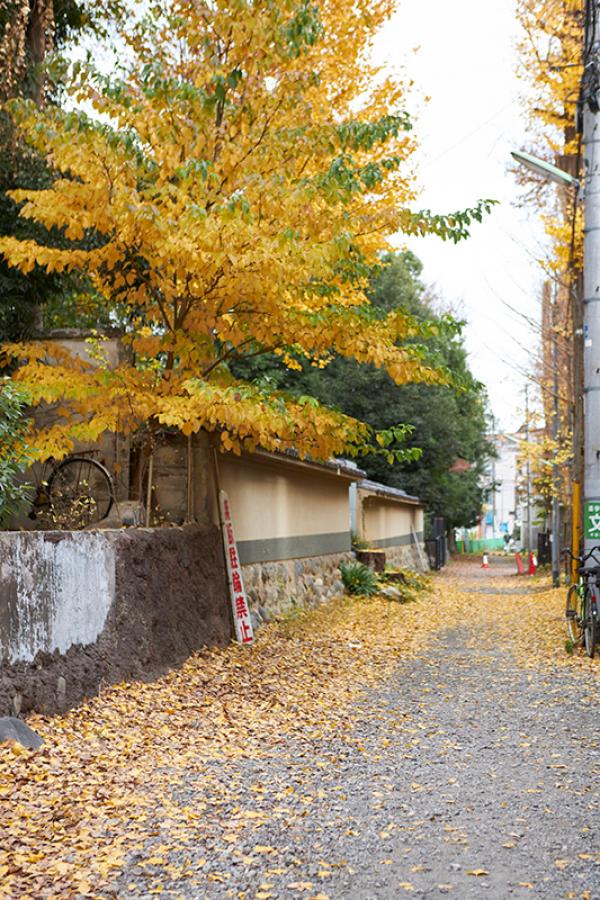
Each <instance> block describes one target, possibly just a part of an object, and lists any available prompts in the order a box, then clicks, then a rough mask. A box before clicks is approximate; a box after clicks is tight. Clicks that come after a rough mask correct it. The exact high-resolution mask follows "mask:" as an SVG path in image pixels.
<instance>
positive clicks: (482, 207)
mask: <svg viewBox="0 0 600 900" xmlns="http://www.w3.org/2000/svg"><path fill="white" fill-rule="evenodd" d="M497 203H498V201H497V200H478V201H477V203H476V204H475V206H472V207H470V208H467V209H464V210H459V211H458V212H454V213H448V214H440V213H432V212H431V210H429V209H422V210H420V211H419V212H412V211H411V210H408V209H405V210H402V211H401V214H400V219H401V227H402V231H403V232H404V233H405V234H416V235H425V234H436V235H437V236H438V237H441V239H442V240H443V241H446V240H450V241H453V242H454V243H455V244H457V243H458V242H459V241H461V240H464V238H468V237H469V234H470V231H469V227H470V226H471V224H472V223H473V222H481V221H482V220H483V216H484V214H488V215H489V213H491V211H492V207H493V206H496V204H497Z"/></svg>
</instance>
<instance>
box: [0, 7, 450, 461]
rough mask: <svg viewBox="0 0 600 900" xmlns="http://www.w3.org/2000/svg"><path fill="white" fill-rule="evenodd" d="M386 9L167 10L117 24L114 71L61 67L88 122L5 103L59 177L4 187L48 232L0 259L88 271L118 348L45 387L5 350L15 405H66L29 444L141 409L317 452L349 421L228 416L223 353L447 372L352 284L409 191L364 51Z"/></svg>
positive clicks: (264, 404) (257, 397)
mask: <svg viewBox="0 0 600 900" xmlns="http://www.w3.org/2000/svg"><path fill="white" fill-rule="evenodd" d="M391 9H392V4H391V3H390V2H387V0H386V2H379V0H361V2H360V3H358V4H353V5H347V4H340V3H333V2H327V0H323V2H320V3H318V4H315V5H313V6H306V5H302V4H295V3H291V2H282V3H274V4H239V5H237V4H236V5H231V4H226V3H221V2H218V3H215V4H211V5H210V6H206V5H204V4H201V5H194V4H192V5H190V4H182V3H180V2H178V0H171V2H170V3H169V4H167V5H166V6H164V7H163V8H159V7H157V6H155V7H152V9H151V10H150V11H149V15H148V18H147V20H145V24H144V27H141V26H140V24H139V23H138V25H137V26H136V28H134V29H133V30H131V31H130V32H128V33H125V34H124V35H123V36H122V39H123V40H125V41H126V43H127V44H128V46H129V48H130V49H129V52H130V55H131V59H132V63H131V66H130V67H129V69H128V71H127V73H126V74H125V75H124V77H123V79H122V80H121V81H118V80H116V79H113V80H112V81H107V80H106V79H105V78H104V77H103V76H101V75H99V74H98V73H97V72H95V71H93V70H92V69H91V68H86V67H85V66H83V67H80V68H79V69H78V70H77V73H76V75H75V78H74V81H73V84H72V92H73V94H74V97H75V99H76V101H79V102H86V103H87V104H88V105H89V106H91V107H93V109H94V113H95V114H97V115H98V116H100V117H102V119H101V121H100V120H99V121H93V120H91V119H90V118H89V117H88V116H86V115H84V114H83V113H80V112H76V111H69V112H66V111H65V110H61V109H59V108H55V107H53V108H46V109H44V110H42V111H40V110H38V109H36V108H35V107H33V106H32V105H28V104H27V103H20V104H19V103H16V104H13V106H12V114H13V116H14V118H15V120H16V122H17V123H18V125H19V127H20V129H21V131H22V133H23V135H24V136H25V137H26V139H27V140H28V141H30V142H31V144H32V145H33V146H34V147H35V148H36V149H37V150H38V151H39V152H40V153H41V154H43V155H44V156H45V157H46V158H47V159H48V161H49V163H50V165H51V167H52V169H53V171H54V173H55V175H56V178H55V180H54V182H53V184H52V186H51V187H50V188H49V189H45V190H20V191H16V192H14V194H13V199H14V200H15V201H16V202H17V203H19V204H21V215H23V216H25V217H27V218H30V219H32V220H34V221H35V222H37V223H38V224H39V225H40V226H43V227H44V228H46V229H48V230H51V231H52V232H53V234H54V236H55V237H53V238H52V239H51V240H44V239H43V238H40V239H39V240H38V241H33V240H29V241H20V240H19V239H17V238H14V237H5V238H2V239H0V252H1V253H2V254H3V256H4V257H5V259H6V260H7V261H8V262H9V264H11V265H13V266H15V267H17V268H19V269H20V270H21V271H22V272H24V273H29V272H31V271H32V270H33V268H34V266H39V267H41V268H43V269H45V270H46V271H47V272H63V271H71V270H77V271H81V272H83V273H85V274H86V275H87V276H88V278H89V284H90V290H91V291H94V292H96V293H97V295H98V296H99V297H100V298H102V302H103V303H104V306H105V310H106V312H107V314H108V315H109V316H110V317H111V319H112V320H114V322H115V323H116V324H121V325H122V326H123V328H124V330H125V332H126V338H125V340H126V341H127V342H128V343H129V346H130V347H131V349H132V357H131V358H130V360H129V362H128V363H127V364H123V365H122V366H121V368H120V370H119V371H118V372H115V373H114V374H113V375H112V376H111V377H104V376H102V377H100V376H99V375H98V373H96V372H94V371H93V370H91V369H89V370H87V371H82V369H81V366H80V365H79V364H77V363H76V362H75V361H73V362H72V363H69V362H66V363H65V367H64V369H63V370H62V371H61V373H60V381H61V385H62V387H61V390H60V397H59V396H58V379H57V378H56V375H55V374H53V373H52V372H51V371H49V369H50V366H49V365H47V363H46V362H45V361H44V360H41V359H40V357H39V354H36V353H35V351H33V350H32V348H30V347H28V348H24V347H21V348H18V350H17V349H16V348H14V347H7V348H6V353H7V355H9V356H10V355H12V356H13V357H16V358H20V359H21V360H24V361H25V364H24V365H22V366H21V367H20V368H19V370H18V373H17V374H16V376H15V377H16V378H17V379H18V380H20V381H21V382H22V383H23V384H24V385H25V386H26V387H28V388H29V389H30V393H31V396H32V398H33V399H34V400H36V401H38V400H42V399H45V400H49V399H60V400H61V402H64V403H66V404H68V405H69V406H70V407H71V408H72V410H73V416H72V417H71V420H70V421H67V422H63V423H61V426H60V427H61V429H62V432H61V438H60V440H57V441H56V442H55V445H54V447H53V448H52V446H51V440H50V437H49V435H48V434H43V435H40V436H39V437H38V436H36V437H35V438H34V439H33V444H34V446H35V447H36V448H38V449H39V448H41V447H43V448H44V449H43V452H44V453H47V452H49V451H51V452H53V454H54V455H56V456H58V455H60V454H61V453H62V452H64V447H68V445H69V442H70V441H71V440H72V439H73V438H74V433H73V427H74V424H73V423H75V422H78V423H80V431H81V427H82V426H81V423H84V424H85V425H87V427H88V431H89V434H90V435H91V434H93V433H96V432H97V431H98V427H99V425H100V424H102V425H103V426H106V427H109V428H114V427H117V423H118V427H119V428H121V429H123V430H127V429H128V428H129V429H130V430H133V429H135V428H136V427H138V425H139V424H141V423H143V422H145V421H147V420H148V419H150V420H153V421H154V422H155V423H156V422H158V423H162V424H167V425H176V426H177V427H179V428H181V429H182V430H184V431H185V432H186V433H189V432H191V431H196V430H198V429H199V428H211V429H213V428H217V429H225V430H226V431H227V432H228V433H229V438H228V440H229V441H230V442H231V443H232V446H234V447H236V448H238V449H239V447H241V446H249V445H256V444H258V443H260V444H261V445H263V446H265V447H266V448H268V449H272V450H277V449H283V448H285V447H286V446H289V445H291V443H293V444H294V445H295V446H296V447H297V448H298V449H299V451H300V452H301V453H302V454H306V453H310V454H312V455H313V456H315V457H320V458H324V457H327V456H329V455H331V454H335V453H342V452H346V451H347V452H353V451H356V449H357V448H359V447H362V446H364V445H365V441H366V432H365V429H364V427H363V426H362V425H360V423H357V422H355V421H354V420H352V419H349V418H347V417H343V416H341V414H339V413H333V412H331V411H327V410H321V409H320V408H318V407H316V406H312V407H310V408H308V407H307V406H306V405H304V404H301V403H295V402H290V401H289V400H288V398H285V397H282V396H278V397H273V398H270V397H269V396H266V397H265V396H264V395H261V394H260V393H259V392H254V394H252V392H250V393H248V394H247V395H246V397H245V399H244V416H243V417H240V416H239V415H237V414H235V413H234V411H232V410H228V407H229V405H230V403H231V396H232V390H233V389H234V388H235V387H236V385H235V383H234V380H233V379H232V378H231V375H230V374H229V370H228V363H229V362H230V361H231V360H232V359H235V358H236V357H240V356H241V357H243V356H244V355H246V354H249V355H256V354H257V353H258V354H260V353H262V352H273V351H277V352H279V353H281V354H282V358H283V359H284V360H285V361H286V362H288V363H289V364H290V365H291V366H292V367H293V366H297V365H298V359H306V360H308V361H312V362H314V363H315V364H316V365H318V366H323V365H325V364H326V362H327V360H328V359H329V358H330V357H331V354H332V353H334V352H337V353H340V354H342V355H344V356H349V357H353V358H356V359H357V360H358V361H359V362H364V363H372V364H374V365H376V366H379V367H383V368H385V369H387V371H388V372H389V373H390V375H391V377H392V378H393V379H394V380H395V381H396V382H397V383H398V384H403V383H406V382H408V381H436V380H444V378H445V376H443V375H441V374H440V373H437V372H436V371H435V370H434V369H432V368H431V367H430V366H428V365H427V363H426V362H425V361H423V359H422V358H421V357H420V356H419V355H418V354H417V353H416V352H415V351H414V349H413V347H412V346H411V344H410V342H409V341H408V340H407V339H408V338H409V337H411V336H413V335H415V334H418V333H419V327H418V326H417V325H416V324H415V323H414V322H411V321H410V320H409V319H407V318H406V317H402V316H398V315H392V316H390V317H389V318H388V319H385V318H384V319H378V318H377V317H376V316H374V315H373V314H372V311H371V310H370V309H369V304H368V302H367V298H366V295H365V288H366V284H367V275H368V272H369V268H370V267H371V266H373V264H374V263H376V262H377V259H378V255H379V254H380V252H381V251H383V250H386V249H388V248H389V245H388V238H389V237H390V236H391V235H392V234H393V233H394V232H395V231H397V230H398V228H401V227H402V222H403V216H404V215H405V209H406V207H407V205H408V204H409V203H410V202H411V201H412V200H413V199H414V186H413V183H412V173H411V169H410V157H411V155H412V154H413V152H414V150H415V142H414V139H413V137H412V134H411V131H410V122H409V119H408V116H407V115H406V113H405V111H404V110H403V104H404V90H403V86H402V85H401V84H400V83H397V82H395V81H394V80H392V79H389V78H385V77H383V76H382V75H381V73H378V72H377V70H376V69H374V68H373V67H372V65H371V64H370V63H369V48H370V44H371V41H372V39H373V37H374V35H375V33H376V31H377V29H378V28H379V26H380V25H381V24H382V22H383V21H384V20H385V18H386V17H387V16H388V15H389V14H390V12H391ZM225 35H226V36H227V37H226V39H224V36H225ZM174 42H175V43H176V44H177V45H178V46H179V48H180V50H179V51H178V53H177V54H174V53H173V52H172V47H173V46H174ZM423 228H424V229H425V230H427V228H428V226H427V223H426V219H424V220H423ZM57 235H58V236H60V239H56V236H57ZM403 344H404V346H402V345H403ZM27 360H33V362H27ZM153 363H155V365H154V366H153ZM191 384H194V385H195V386H194V387H193V389H190V385H191ZM233 393H234V394H235V390H233ZM205 394H207V395H210V402H201V398H203V397H204V395H205ZM99 408H102V410H103V414H102V421H101V422H100V421H99V420H98V409H99ZM240 425H242V426H243V427H242V430H241V431H240ZM57 437H58V435H57ZM39 452H40V454H41V453H42V450H41V449H39Z"/></svg>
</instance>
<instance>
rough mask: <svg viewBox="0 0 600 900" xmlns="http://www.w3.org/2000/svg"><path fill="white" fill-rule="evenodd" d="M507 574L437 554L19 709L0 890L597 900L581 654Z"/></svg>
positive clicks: (594, 704)
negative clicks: (93, 694)
mask: <svg viewBox="0 0 600 900" xmlns="http://www.w3.org/2000/svg"><path fill="white" fill-rule="evenodd" d="M512 573H513V564H512V561H506V560H503V559H501V558H499V557H495V558H492V568H491V569H490V570H482V569H480V568H479V563H476V562H466V563H465V562H458V563H457V562H454V563H453V564H452V565H451V566H450V567H449V569H448V570H446V572H445V573H444V574H441V575H438V576H435V578H434V579H433V581H434V587H433V590H432V591H431V592H427V593H422V594H420V595H419V596H418V599H417V600H416V602H412V603H406V604H398V603H393V602H388V601H384V600H382V599H381V598H375V599H372V600H366V599H361V600H348V599H346V600H343V601H339V602H336V603H334V604H331V605H330V606H329V607H324V608H321V609H319V610H317V611H315V612H313V613H310V614H307V615H304V616H299V617H298V618H296V619H291V620H290V621H288V622H285V623H283V624H274V625H271V626H268V627H267V628H265V629H263V630H262V631H261V633H260V635H259V640H258V642H257V646H256V647H255V648H254V649H252V650H251V651H250V653H248V652H247V651H246V650H245V648H239V647H230V648H228V649H226V650H219V651H210V652H205V653H203V654H199V655H198V656H197V657H195V658H194V659H192V660H190V661H189V662H188V663H187V664H186V665H185V666H184V667H183V669H182V670H180V671H179V672H175V673H171V674H168V675H166V676H165V677H164V678H163V679H161V680H160V681H158V682H156V683H154V684H137V685H135V686H134V687H133V689H131V688H130V689H129V690H125V688H124V686H117V687H116V688H109V689H107V690H105V691H104V692H103V694H102V695H101V696H100V697H99V698H96V699H94V700H92V701H90V702H88V703H87V704H86V705H85V706H83V707H81V708H79V709H78V710H74V711H73V712H71V713H70V714H68V715H66V716H65V717H64V718H63V719H54V720H52V719H48V720H43V719H41V718H40V717H37V719H36V720H35V727H37V729H38V730H39V731H40V732H41V733H42V734H44V736H45V737H46V741H47V742H46V744H45V746H44V748H43V749H42V751H40V752H39V753H38V754H37V755H31V756H30V755H29V754H28V753H27V752H26V751H23V753H22V755H20V756H18V757H13V758H12V759H11V760H10V762H7V760H6V756H5V757H3V758H2V759H1V760H0V799H4V800H5V803H4V804H3V805H4V806H6V811H5V812H3V815H2V819H1V824H0V831H1V832H2V839H1V840H0V872H2V879H1V880H0V895H2V896H4V897H15V898H17V897H19V898H23V897H25V896H29V897H35V898H36V900H37V898H42V897H50V896H54V897H56V896H73V897H79V896H90V897H101V898H110V897H119V898H120V897H123V898H125V897H127V898H129V897H131V898H133V897H149V896H154V895H156V894H163V895H164V896H173V897H184V898H196V897H211V898H212V897H237V898H258V900H267V898H283V897H285V898H287V897H298V898H320V900H324V898H330V900H334V898H364V900H367V898H390V897H399V896H403V895H404V893H406V894H407V895H411V896H414V897H437V896H442V895H449V896H454V897H457V898H471V897H472V898H477V897H490V898H499V900H500V898H504V897H512V896H514V897H536V898H552V900H556V898H562V897H564V898H594V897H596V896H598V892H600V853H599V852H598V851H599V850H600V841H599V839H598V838H599V832H598V813H599V790H598V780H599V776H600V753H599V750H600V744H599V732H598V702H599V701H600V691H599V683H600V680H599V676H600V664H599V662H598V660H594V661H590V660H588V659H587V658H584V657H583V656H578V655H577V654H576V655H574V656H572V657H570V656H568V655H567V654H566V653H565V650H564V636H563V628H564V618H563V616H564V613H563V593H564V592H563V591H551V590H549V589H548V587H547V585H546V584H545V583H542V582H541V581H540V580H538V579H537V578H536V579H530V580H526V579H525V578H521V579H517V578H516V576H514V575H513V574H512ZM325 625H326V626H327V629H325V627H324V626H325ZM149 726H152V728H150V727H149ZM15 778H16V782H17V784H18V788H17V790H16V791H15V789H14V787H10V796H11V801H10V803H9V802H6V801H7V800H8V794H9V791H8V789H7V788H8V785H9V780H10V781H12V779H15ZM17 845H18V846H19V847H20V848H21V849H20V850H19V852H15V850H14V848H15V847H16V846H17ZM28 847H30V850H28ZM34 848H35V851H34Z"/></svg>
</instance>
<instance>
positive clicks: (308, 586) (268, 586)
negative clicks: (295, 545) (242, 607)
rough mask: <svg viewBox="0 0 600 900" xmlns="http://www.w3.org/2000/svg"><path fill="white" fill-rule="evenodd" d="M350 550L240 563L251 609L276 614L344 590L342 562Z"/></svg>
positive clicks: (259, 612) (347, 558) (324, 599)
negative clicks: (298, 557) (273, 560)
mask: <svg viewBox="0 0 600 900" xmlns="http://www.w3.org/2000/svg"><path fill="white" fill-rule="evenodd" d="M353 558H354V556H353V554H352V553H350V552H347V553H333V554H327V555H326V556H312V557H303V558H301V559H286V560H279V561H277V562H257V563H250V564H248V565H244V566H242V573H243V576H244V585H245V587H246V592H247V594H248V602H249V604H250V608H251V610H253V611H254V612H255V613H258V616H259V617H260V616H261V615H263V614H264V615H265V617H266V618H268V617H269V616H279V615H282V614H283V613H286V612H288V611H289V610H290V609H293V608H294V607H302V606H308V607H310V606H317V605H318V604H319V603H324V602H326V601H327V600H331V599H332V598H333V597H337V596H339V595H340V594H343V593H344V585H343V583H342V579H341V576H340V570H339V565H340V563H341V562H349V561H351V560H353Z"/></svg>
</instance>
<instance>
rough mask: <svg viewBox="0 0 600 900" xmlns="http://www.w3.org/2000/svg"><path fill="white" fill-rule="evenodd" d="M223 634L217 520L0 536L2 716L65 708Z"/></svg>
mask: <svg viewBox="0 0 600 900" xmlns="http://www.w3.org/2000/svg"><path fill="white" fill-rule="evenodd" d="M100 607H101V608H100ZM230 635H231V620H230V611H229V599H228V595H227V587H226V576H225V568H224V561H223V551H222V543H221V536H220V532H219V530H218V529H217V528H214V527H204V528H203V527H186V528H158V529H141V528H139V529H138V528H135V529H133V528H132V529H129V530H126V531H123V530H119V531H97V532H29V533H19V532H14V533H5V534H2V535H0V716H2V715H19V714H22V713H26V712H28V711H30V710H36V711H37V712H42V713H46V714H54V713H57V712H61V711H63V710H66V709H68V708H70V707H72V706H74V705H76V704H77V703H79V702H81V700H83V699H84V698H85V697H89V696H91V695H94V694H96V693H97V692H98V690H99V689H100V688H101V687H102V686H103V685H107V684H111V683H115V682H119V681H123V680H127V679H132V678H135V679H142V680H143V679H148V678H152V677H156V675H158V674H160V673H161V672H164V671H166V670H167V669H169V668H171V667H172V666H174V665H177V664H179V663H181V662H183V660H184V659H186V658H187V657H188V656H189V655H190V654H191V653H193V652H194V651H195V650H198V649H199V648H200V647H202V646H207V645H219V644H221V645H222V644H225V643H227V642H228V640H229V639H230ZM2 657H4V659H2Z"/></svg>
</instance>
